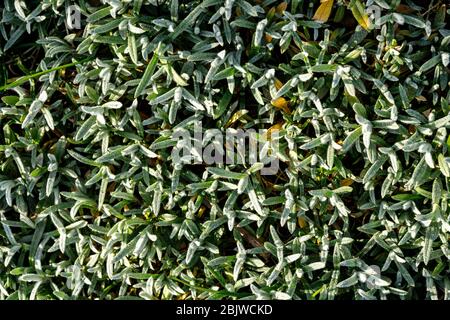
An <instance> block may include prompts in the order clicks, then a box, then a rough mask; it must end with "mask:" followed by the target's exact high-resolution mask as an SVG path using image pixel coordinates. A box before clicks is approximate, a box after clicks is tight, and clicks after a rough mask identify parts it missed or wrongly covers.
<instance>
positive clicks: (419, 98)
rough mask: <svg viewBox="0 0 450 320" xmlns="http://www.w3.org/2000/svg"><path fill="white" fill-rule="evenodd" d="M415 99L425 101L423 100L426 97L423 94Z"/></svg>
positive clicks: (425, 99)
mask: <svg viewBox="0 0 450 320" xmlns="http://www.w3.org/2000/svg"><path fill="white" fill-rule="evenodd" d="M416 100H417V101H420V102H425V101H427V98H425V97H424V96H417V97H416Z"/></svg>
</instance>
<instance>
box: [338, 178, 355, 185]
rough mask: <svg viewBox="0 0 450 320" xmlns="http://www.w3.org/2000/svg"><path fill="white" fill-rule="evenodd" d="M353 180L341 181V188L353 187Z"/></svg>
mask: <svg viewBox="0 0 450 320" xmlns="http://www.w3.org/2000/svg"><path fill="white" fill-rule="evenodd" d="M353 182H354V181H353V180H352V179H344V180H342V181H341V186H342V187H344V186H351V185H352V184H353Z"/></svg>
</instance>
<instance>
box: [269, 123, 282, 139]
mask: <svg viewBox="0 0 450 320" xmlns="http://www.w3.org/2000/svg"><path fill="white" fill-rule="evenodd" d="M282 127H283V124H282V123H281V122H280V123H277V124H274V125H273V126H271V127H270V128H269V129H268V130H267V131H266V139H267V140H270V138H271V137H272V133H274V132H276V131H280V129H281V128H282Z"/></svg>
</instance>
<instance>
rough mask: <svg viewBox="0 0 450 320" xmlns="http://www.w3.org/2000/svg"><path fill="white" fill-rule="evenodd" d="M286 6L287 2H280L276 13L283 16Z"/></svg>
mask: <svg viewBox="0 0 450 320" xmlns="http://www.w3.org/2000/svg"><path fill="white" fill-rule="evenodd" d="M287 6H288V4H287V2H282V3H280V4H279V5H278V6H277V9H276V11H277V13H279V14H283V13H284V11H285V10H286V8H287Z"/></svg>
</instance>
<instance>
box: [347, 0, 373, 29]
mask: <svg viewBox="0 0 450 320" xmlns="http://www.w3.org/2000/svg"><path fill="white" fill-rule="evenodd" d="M350 10H351V11H352V13H353V16H354V17H355V19H356V21H358V23H359V25H360V26H361V27H363V28H364V29H365V30H369V29H370V26H371V24H370V19H369V16H368V15H367V13H366V11H365V7H364V6H363V5H362V4H361V2H360V1H359V0H354V2H352V3H351V4H350Z"/></svg>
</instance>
